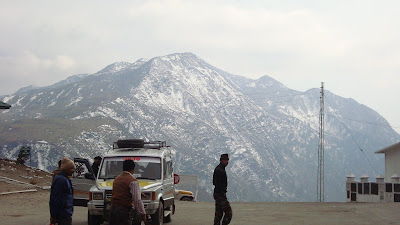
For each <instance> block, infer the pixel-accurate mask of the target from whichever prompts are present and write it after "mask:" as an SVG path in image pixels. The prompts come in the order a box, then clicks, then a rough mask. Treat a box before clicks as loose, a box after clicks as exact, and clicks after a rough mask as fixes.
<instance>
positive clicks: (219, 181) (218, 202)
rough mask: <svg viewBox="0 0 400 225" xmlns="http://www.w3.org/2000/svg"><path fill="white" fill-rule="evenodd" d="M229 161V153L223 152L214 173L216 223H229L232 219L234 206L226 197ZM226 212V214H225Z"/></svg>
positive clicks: (217, 224)
mask: <svg viewBox="0 0 400 225" xmlns="http://www.w3.org/2000/svg"><path fill="white" fill-rule="evenodd" d="M228 163H229V157H228V154H222V155H221V158H220V163H219V165H218V166H217V167H215V170H214V175H213V185H214V186H215V187H214V199H215V217H214V225H220V224H221V220H222V225H227V224H229V223H230V222H231V219H232V208H231V205H230V204H229V202H228V199H227V198H226V192H227V187H228V178H227V176H226V171H225V167H226V166H227V165H228ZM224 214H225V215H224ZM222 217H223V218H222Z"/></svg>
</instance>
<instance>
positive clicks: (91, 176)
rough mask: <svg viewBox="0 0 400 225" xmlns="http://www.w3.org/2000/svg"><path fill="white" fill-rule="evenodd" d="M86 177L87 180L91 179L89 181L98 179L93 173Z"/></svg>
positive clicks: (86, 174)
mask: <svg viewBox="0 0 400 225" xmlns="http://www.w3.org/2000/svg"><path fill="white" fill-rule="evenodd" d="M84 176H85V178H86V179H89V180H96V178H95V177H94V175H93V174H91V173H85V175H84Z"/></svg>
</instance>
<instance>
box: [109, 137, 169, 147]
mask: <svg viewBox="0 0 400 225" xmlns="http://www.w3.org/2000/svg"><path fill="white" fill-rule="evenodd" d="M162 147H169V146H167V143H166V142H165V141H149V142H145V141H144V140H142V139H126V140H118V141H116V142H114V145H113V149H118V148H154V149H160V148H162Z"/></svg>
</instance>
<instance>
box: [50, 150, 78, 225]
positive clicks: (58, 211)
mask: <svg viewBox="0 0 400 225" xmlns="http://www.w3.org/2000/svg"><path fill="white" fill-rule="evenodd" d="M74 171H75V164H74V162H73V161H72V160H70V159H68V158H63V159H62V160H61V168H60V172H58V173H57V174H56V175H55V177H54V179H53V182H52V183H51V192H50V203H49V205H50V223H52V224H53V223H58V224H59V225H71V224H72V214H73V212H74V202H73V201H74V197H73V193H74V190H73V188H72V183H71V180H70V179H69V177H70V176H72V174H73V173H74Z"/></svg>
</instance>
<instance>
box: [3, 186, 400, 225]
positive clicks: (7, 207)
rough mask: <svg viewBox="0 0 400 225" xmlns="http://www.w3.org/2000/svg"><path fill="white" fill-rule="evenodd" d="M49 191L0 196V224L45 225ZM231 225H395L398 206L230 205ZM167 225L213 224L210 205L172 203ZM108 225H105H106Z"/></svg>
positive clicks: (79, 215)
mask: <svg viewBox="0 0 400 225" xmlns="http://www.w3.org/2000/svg"><path fill="white" fill-rule="evenodd" d="M49 194H50V193H49V191H44V190H40V191H38V192H34V193H21V194H11V195H4V196H1V197H0V198H1V202H2V204H1V205H0V217H1V221H0V223H1V224H2V225H15V224H32V225H38V224H39V225H40V224H48V222H49V206H48V201H49ZM231 205H232V209H233V219H232V222H231V224H233V225H235V224H236V225H243V224H251V225H252V224H399V221H400V213H399V212H400V204H399V203H312V202H310V203H292V202H288V203H283V202H276V203H273V202H265V203H243V202H233V203H231ZM176 207H177V210H176V213H175V215H173V217H172V222H171V223H168V224H169V225H204V224H213V216H214V203H212V202H182V201H177V202H176ZM73 224H74V225H84V224H87V208H84V207H75V209H74V215H73ZM106 224H108V223H106Z"/></svg>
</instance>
